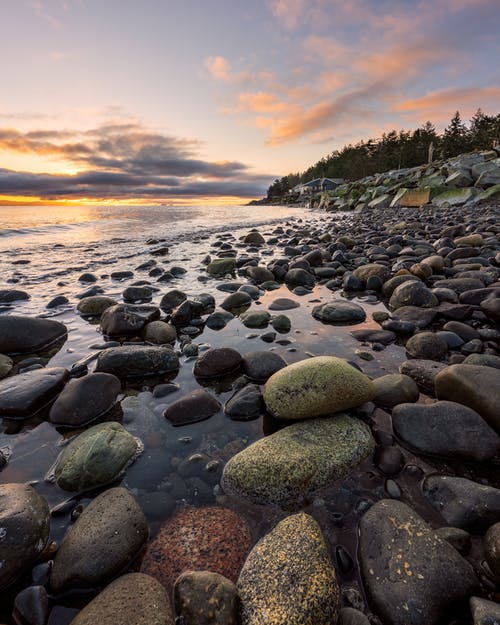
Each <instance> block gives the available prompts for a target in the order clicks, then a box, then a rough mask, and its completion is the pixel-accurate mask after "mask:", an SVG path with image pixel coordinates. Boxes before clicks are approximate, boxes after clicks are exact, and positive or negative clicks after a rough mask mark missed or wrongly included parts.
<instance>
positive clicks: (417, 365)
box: [399, 358, 446, 395]
mask: <svg viewBox="0 0 500 625" xmlns="http://www.w3.org/2000/svg"><path fill="white" fill-rule="evenodd" d="M445 368H446V365H445V364H444V363H441V362H436V361H435V360H421V359H417V358H416V359H414V360H405V361H404V362H402V363H401V365H400V366H399V371H400V372H401V373H402V374H403V375H407V376H409V377H410V378H411V379H412V380H415V382H416V384H417V386H418V388H419V389H420V390H421V391H422V392H423V393H429V394H431V395H434V391H435V380H436V376H437V375H438V373H439V372H441V371H443V370H444V369H445Z"/></svg>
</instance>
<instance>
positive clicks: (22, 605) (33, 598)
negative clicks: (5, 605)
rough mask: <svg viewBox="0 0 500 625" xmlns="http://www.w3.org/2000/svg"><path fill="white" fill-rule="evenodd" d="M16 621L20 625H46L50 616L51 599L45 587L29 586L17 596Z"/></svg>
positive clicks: (15, 604)
mask: <svg viewBox="0 0 500 625" xmlns="http://www.w3.org/2000/svg"><path fill="white" fill-rule="evenodd" d="M12 616H13V617H14V620H15V622H16V623H18V624H19V625H45V623H46V622H47V618H48V616H49V598H48V596H47V591H46V590H45V588H44V587H43V586H29V587H28V588H25V589H24V590H21V592H20V593H19V594H18V595H17V596H16V598H15V600H14V610H13V613H12Z"/></svg>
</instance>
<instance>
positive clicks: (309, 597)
mask: <svg viewBox="0 0 500 625" xmlns="http://www.w3.org/2000/svg"><path fill="white" fill-rule="evenodd" d="M238 591H239V595H240V599H241V606H242V624H243V625H264V624H265V625H331V624H332V623H337V621H338V613H339V610H340V590H339V585H338V582H337V579H336V577H335V569H334V568H333V566H332V564H331V562H330V558H329V555H328V547H327V545H326V542H325V539H324V538H323V534H322V533H321V529H320V527H319V525H318V524H317V522H316V521H315V520H314V519H313V518H312V517H311V516H309V515H308V514H305V513H303V512H302V513H300V514H294V515H292V516H289V517H287V518H286V519H283V521H281V522H280V523H278V525H277V526H276V527H275V528H274V529H273V530H272V531H271V532H269V534H267V535H266V536H264V537H263V538H262V539H261V540H260V541H259V542H258V543H257V544H256V545H255V547H254V548H253V549H252V551H251V552H250V554H249V556H248V558H247V560H246V562H245V564H244V565H243V568H242V570H241V573H240V577H239V580H238Z"/></svg>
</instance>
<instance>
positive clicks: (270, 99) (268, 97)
mask: <svg viewBox="0 0 500 625" xmlns="http://www.w3.org/2000/svg"><path fill="white" fill-rule="evenodd" d="M285 108H286V104H285V103H284V102H282V101H281V100H280V99H279V98H278V97H277V96H276V95H275V94H274V93H266V92H265V91H259V92H257V93H240V94H239V95H238V110H239V111H253V112H255V113H274V112H277V111H283V110H285Z"/></svg>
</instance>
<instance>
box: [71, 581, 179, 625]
mask: <svg viewBox="0 0 500 625" xmlns="http://www.w3.org/2000/svg"><path fill="white" fill-rule="evenodd" d="M96 623H99V625H174V617H173V614H172V608H171V607H170V600H169V598H168V595H167V593H166V592H165V589H164V588H163V586H162V585H161V584H159V583H158V582H157V581H156V580H155V579H153V578H152V577H150V576H149V575H144V574H143V573H129V574H128V575H123V576H122V577H119V578H118V579H117V580H115V581H114V582H112V583H111V584H109V586H106V588H105V589H104V590H103V591H102V592H100V593H99V594H98V595H97V597H96V598H95V599H93V600H92V601H91V602H90V603H89V604H87V605H86V606H85V607H84V608H83V610H82V611H81V612H80V613H79V614H77V616H76V617H75V618H74V619H73V620H72V621H71V625H96Z"/></svg>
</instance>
